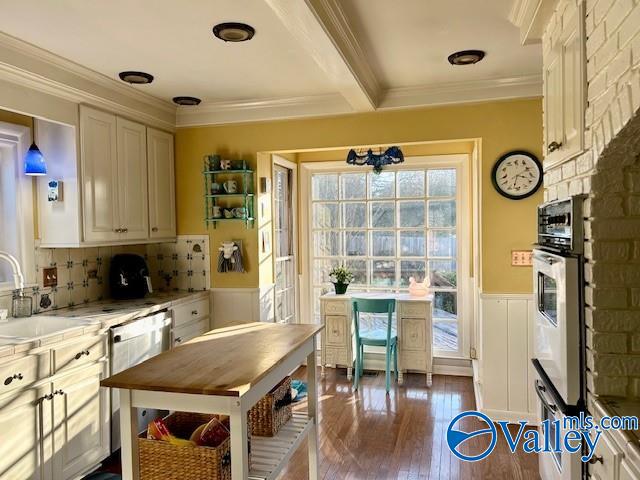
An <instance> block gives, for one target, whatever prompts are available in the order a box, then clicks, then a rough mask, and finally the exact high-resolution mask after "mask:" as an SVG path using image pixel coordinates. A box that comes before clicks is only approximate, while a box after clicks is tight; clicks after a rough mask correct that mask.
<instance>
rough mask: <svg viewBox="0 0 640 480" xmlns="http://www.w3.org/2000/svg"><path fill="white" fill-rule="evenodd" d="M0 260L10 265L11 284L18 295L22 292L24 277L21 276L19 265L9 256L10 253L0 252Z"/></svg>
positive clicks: (14, 258)
mask: <svg viewBox="0 0 640 480" xmlns="http://www.w3.org/2000/svg"><path fill="white" fill-rule="evenodd" d="M0 259H3V260H6V261H7V262H9V264H10V265H11V270H12V272H13V284H14V285H15V287H16V290H18V291H19V292H20V293H22V291H23V290H24V276H23V275H22V270H21V269H20V264H19V263H18V260H16V257H14V256H13V255H11V254H10V253H7V252H3V251H0Z"/></svg>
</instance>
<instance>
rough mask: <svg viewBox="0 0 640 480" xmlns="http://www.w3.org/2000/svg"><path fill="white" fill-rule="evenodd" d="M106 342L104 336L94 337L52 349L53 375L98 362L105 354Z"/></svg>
mask: <svg viewBox="0 0 640 480" xmlns="http://www.w3.org/2000/svg"><path fill="white" fill-rule="evenodd" d="M106 341H107V337H106V335H96V336H94V337H89V338H84V339H80V340H76V341H74V342H72V343H68V344H66V345H63V346H60V347H57V348H54V349H53V350H52V355H53V373H58V372H61V371H63V370H66V369H69V368H73V367H77V366H78V365H84V364H86V363H91V362H95V361H97V360H100V359H101V358H102V357H104V356H105V355H106V353H107V345H106Z"/></svg>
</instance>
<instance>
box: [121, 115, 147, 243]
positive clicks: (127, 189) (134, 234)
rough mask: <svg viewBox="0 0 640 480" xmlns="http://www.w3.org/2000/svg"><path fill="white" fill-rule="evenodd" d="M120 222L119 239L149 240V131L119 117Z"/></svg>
mask: <svg viewBox="0 0 640 480" xmlns="http://www.w3.org/2000/svg"><path fill="white" fill-rule="evenodd" d="M116 130H117V147H118V148H117V151H118V168H117V172H118V175H117V183H116V185H117V186H118V219H119V225H120V238H121V239H123V240H145V239H147V238H148V237H149V207H148V201H149V199H148V189H147V131H146V128H145V126H144V125H141V124H139V123H135V122H131V121H129V120H125V119H124V118H120V117H117V118H116Z"/></svg>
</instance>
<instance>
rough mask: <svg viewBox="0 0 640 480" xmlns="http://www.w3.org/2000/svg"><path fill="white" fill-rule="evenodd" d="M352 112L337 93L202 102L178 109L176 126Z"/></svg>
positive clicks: (322, 115)
mask: <svg viewBox="0 0 640 480" xmlns="http://www.w3.org/2000/svg"><path fill="white" fill-rule="evenodd" d="M346 113H353V109H352V108H351V106H350V105H349V103H348V102H347V101H346V100H345V98H344V97H343V96H342V95H340V94H339V93H335V94H333V93H332V94H327V95H312V96H305V97H292V98H272V99H265V100H248V101H241V102H203V103H201V104H200V105H198V106H197V107H178V110H177V115H176V127H179V128H180V127H194V126H202V125H221V124H229V123H244V122H263V121H268V120H286V119H293V118H303V117H325V116H332V115H342V114H346Z"/></svg>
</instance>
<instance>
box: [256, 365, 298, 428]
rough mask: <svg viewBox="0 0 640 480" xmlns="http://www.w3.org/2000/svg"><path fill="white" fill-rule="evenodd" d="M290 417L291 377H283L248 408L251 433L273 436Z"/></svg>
mask: <svg viewBox="0 0 640 480" xmlns="http://www.w3.org/2000/svg"><path fill="white" fill-rule="evenodd" d="M289 419H291V377H285V378H284V379H283V380H282V381H281V382H280V383H279V384H278V385H276V386H275V387H274V388H273V389H272V390H271V391H270V392H269V393H268V394H267V395H265V396H264V397H262V398H261V399H260V401H259V402H258V403H256V404H255V405H254V406H253V408H252V409H251V410H249V424H250V425H251V432H252V434H253V435H257V436H259V437H273V436H274V435H275V434H276V433H278V430H280V428H281V427H282V426H283V425H284V424H285V423H287V422H288V421H289Z"/></svg>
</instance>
